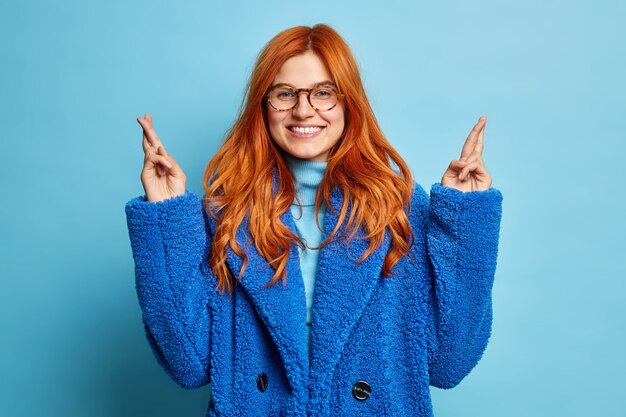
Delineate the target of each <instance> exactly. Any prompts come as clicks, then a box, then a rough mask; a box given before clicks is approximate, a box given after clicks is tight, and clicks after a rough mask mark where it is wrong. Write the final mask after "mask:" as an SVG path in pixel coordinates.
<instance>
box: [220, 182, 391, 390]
mask: <svg viewBox="0 0 626 417" xmlns="http://www.w3.org/2000/svg"><path fill="white" fill-rule="evenodd" d="M276 180H277V177H276V172H275V174H274V181H275V184H276ZM274 190H276V189H274ZM330 203H331V205H330V207H329V210H327V212H326V215H325V218H324V222H323V231H322V235H323V236H322V241H323V240H325V239H326V238H327V237H328V236H329V235H330V233H331V232H332V230H333V229H334V228H335V226H336V224H337V223H338V214H339V212H340V211H341V206H342V204H343V194H342V191H341V190H340V189H334V190H333V191H332V193H331V197H330ZM349 214H350V213H349V212H348V213H347V215H346V219H347V218H348V217H349ZM280 219H281V221H282V222H283V224H285V226H286V227H288V228H289V229H290V230H291V231H292V232H294V233H296V228H295V221H294V219H293V216H292V214H291V210H289V209H288V210H287V211H285V212H284V213H283V214H282V215H281V217H280ZM344 226H345V222H344V224H342V226H341V227H340V229H339V231H338V232H337V234H336V236H335V238H334V239H333V241H332V242H331V243H329V244H328V245H327V246H325V247H323V248H322V249H320V254H319V261H318V267H317V272H316V276H315V286H314V294H313V316H312V329H311V337H312V341H311V344H312V346H311V365H312V366H310V364H309V355H308V347H307V335H306V300H305V293H304V282H303V278H302V273H301V270H300V260H299V253H298V250H297V247H296V246H295V245H294V246H292V247H291V249H290V253H289V260H288V262H287V267H286V268H287V280H286V281H287V282H286V284H285V285H284V286H283V284H282V283H281V282H278V283H277V284H275V285H272V286H270V287H265V288H264V286H265V285H266V284H267V283H268V282H269V281H270V279H271V277H272V275H273V274H274V268H272V267H271V266H269V265H267V262H266V260H265V258H263V257H262V256H261V255H260V254H259V252H258V251H257V250H256V247H255V245H254V244H250V245H249V246H247V250H246V253H247V255H248V266H247V268H246V271H245V272H244V274H243V276H242V278H241V281H239V284H240V285H241V286H242V288H243V291H244V292H245V293H246V294H247V295H248V296H249V297H250V299H251V301H252V303H253V304H254V307H255V309H256V311H257V313H258V314H259V316H260V317H261V319H262V320H263V323H264V324H265V326H267V329H268V331H269V334H270V335H271V337H272V339H273V341H274V343H275V345H276V346H277V348H278V350H279V352H280V355H281V358H282V360H283V362H284V366H285V370H286V374H287V378H288V380H289V383H290V384H291V388H292V389H293V391H294V394H295V396H296V397H300V395H302V396H303V397H300V398H308V386H309V381H308V379H309V372H310V376H311V377H312V378H313V379H314V380H315V381H312V382H314V383H315V385H316V386H318V387H320V388H321V387H322V386H326V387H329V386H330V383H329V381H330V379H331V378H332V375H333V372H334V370H335V368H336V366H337V364H338V363H339V359H340V356H341V353H342V351H343V348H344V345H345V344H346V342H347V340H348V337H349V336H350V333H351V331H352V329H353V328H354V326H355V325H356V322H357V320H358V319H359V318H360V316H361V315H362V313H363V311H364V309H365V307H366V305H367V304H368V302H369V300H370V298H371V296H372V293H373V292H374V288H375V287H376V284H377V282H378V280H379V278H380V272H381V270H382V264H383V260H384V257H385V255H386V253H387V250H388V248H389V243H390V241H389V235H388V233H386V234H385V240H384V242H383V244H382V245H381V246H380V247H379V248H377V249H376V250H375V251H374V252H373V253H372V254H370V256H369V257H368V258H367V259H366V260H365V261H363V262H362V263H361V264H358V263H357V260H358V259H359V258H360V257H361V254H362V253H363V252H364V251H365V250H366V249H367V247H368V241H367V240H366V239H359V238H360V237H362V236H363V235H364V234H363V231H362V230H360V231H359V232H358V233H357V234H356V235H355V237H354V239H353V240H352V242H351V243H350V245H346V239H345V238H342V239H341V240H338V239H337V237H338V236H339V235H340V234H341V232H342V231H343V229H344ZM238 239H239V242H242V243H243V242H250V241H251V236H250V234H249V232H248V227H247V220H244V222H243V223H242V224H241V226H240V228H239V231H238ZM242 247H246V243H243V245H242ZM227 263H228V265H229V267H230V268H231V270H232V271H233V274H234V275H235V276H237V274H238V272H239V270H240V268H241V265H242V258H241V257H239V256H237V255H236V254H235V253H234V252H232V251H231V250H230V249H229V254H228V257H227ZM239 284H237V285H239ZM309 367H310V368H309Z"/></svg>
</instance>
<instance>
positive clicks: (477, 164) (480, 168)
mask: <svg viewBox="0 0 626 417" xmlns="http://www.w3.org/2000/svg"><path fill="white" fill-rule="evenodd" d="M474 171H475V172H476V174H481V173H484V172H485V169H484V165H483V163H482V161H474V162H471V163H469V164H467V165H466V166H465V168H463V169H462V170H461V173H460V174H459V179H460V180H464V179H465V178H467V176H468V175H469V173H470V172H474Z"/></svg>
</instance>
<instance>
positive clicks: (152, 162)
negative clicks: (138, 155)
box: [146, 154, 173, 169]
mask: <svg viewBox="0 0 626 417" xmlns="http://www.w3.org/2000/svg"><path fill="white" fill-rule="evenodd" d="M158 165H161V166H164V167H167V169H171V168H172V167H173V165H172V163H171V162H170V161H168V160H167V158H166V157H165V156H163V155H158V154H150V155H149V156H148V157H147V158H146V167H147V168H148V169H150V168H153V167H157V166H158Z"/></svg>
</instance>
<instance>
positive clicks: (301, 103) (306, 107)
mask: <svg viewBox="0 0 626 417" xmlns="http://www.w3.org/2000/svg"><path fill="white" fill-rule="evenodd" d="M292 111H293V115H294V116H295V117H297V118H299V119H306V118H307V117H312V116H314V115H315V109H314V108H313V107H311V104H310V103H309V99H308V95H307V93H306V91H302V92H300V94H298V103H297V104H296V106H295V107H294V108H293V110H292Z"/></svg>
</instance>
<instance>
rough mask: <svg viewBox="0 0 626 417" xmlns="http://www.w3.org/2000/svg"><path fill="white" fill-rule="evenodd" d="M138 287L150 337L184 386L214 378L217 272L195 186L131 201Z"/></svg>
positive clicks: (130, 229) (163, 363)
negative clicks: (213, 269)
mask: <svg viewBox="0 0 626 417" xmlns="http://www.w3.org/2000/svg"><path fill="white" fill-rule="evenodd" d="M125 210H126V219H127V224H128V232H129V236H130V243H131V248H132V252H133V258H134V261H135V287H136V290H137V296H138V299H139V305H140V307H141V311H142V321H143V326H144V329H145V332H146V337H147V339H148V342H149V344H150V347H151V348H152V351H153V353H154V355H155V357H156V359H157V361H158V363H159V364H160V365H161V366H162V367H163V368H164V369H165V370H166V372H167V373H168V374H169V375H170V377H171V378H172V379H174V380H175V381H176V382H177V383H178V384H179V385H181V386H182V387H184V388H196V387H200V386H203V385H206V384H207V383H208V382H209V369H210V344H211V340H210V338H211V332H210V327H211V322H212V317H211V308H210V302H211V299H212V297H213V296H214V295H213V294H214V291H213V289H214V288H215V283H216V281H215V277H214V276H213V274H212V273H211V271H210V268H207V267H205V265H207V253H208V249H209V248H208V244H209V242H210V239H209V236H210V234H209V231H208V227H207V224H208V222H207V218H206V213H205V211H204V208H203V205H202V201H201V199H200V198H199V197H198V196H197V195H196V194H194V193H193V192H190V191H188V192H186V193H185V194H184V195H181V196H177V197H173V198H170V199H168V200H164V201H161V202H157V203H153V202H149V201H147V200H146V198H145V196H141V197H137V198H134V199H132V200H131V201H129V202H128V203H127V204H126V207H125Z"/></svg>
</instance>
